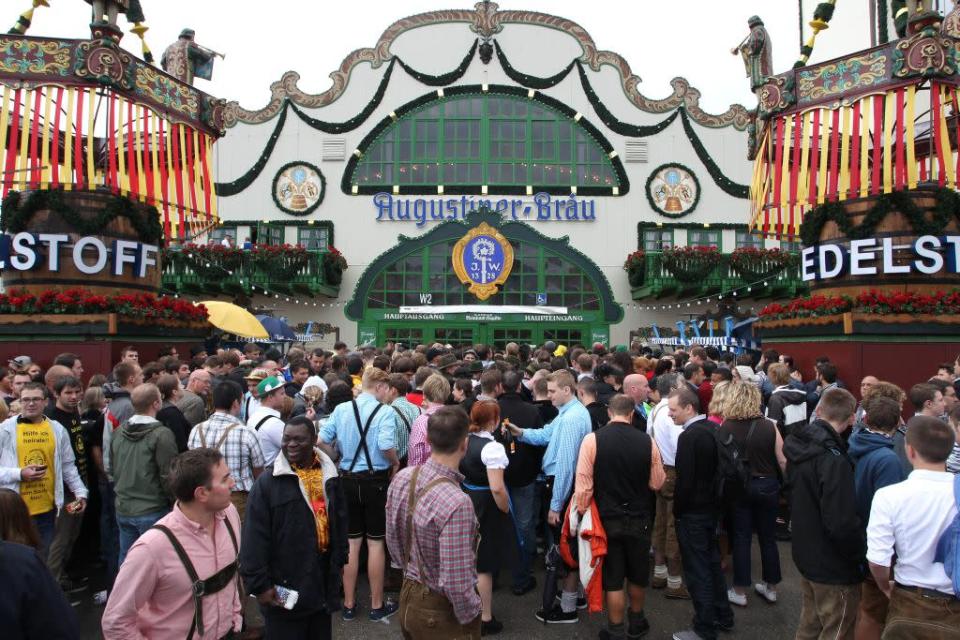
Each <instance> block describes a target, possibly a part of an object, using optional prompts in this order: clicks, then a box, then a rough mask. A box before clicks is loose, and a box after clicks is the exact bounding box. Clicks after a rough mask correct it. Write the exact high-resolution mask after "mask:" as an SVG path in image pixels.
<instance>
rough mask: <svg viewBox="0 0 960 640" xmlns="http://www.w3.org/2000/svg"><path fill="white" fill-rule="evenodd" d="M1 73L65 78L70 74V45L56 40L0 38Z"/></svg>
mask: <svg viewBox="0 0 960 640" xmlns="http://www.w3.org/2000/svg"><path fill="white" fill-rule="evenodd" d="M0 72H3V73H30V74H53V73H55V74H58V75H61V76H65V75H67V74H68V73H69V72H70V45H69V44H67V43H66V42H58V41H55V40H51V41H38V40H27V39H26V38H17V37H9V38H3V37H0Z"/></svg>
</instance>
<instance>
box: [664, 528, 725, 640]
mask: <svg viewBox="0 0 960 640" xmlns="http://www.w3.org/2000/svg"><path fill="white" fill-rule="evenodd" d="M677 541H678V542H679V543H680V558H681V560H682V562H683V580H684V582H686V583H687V590H688V591H689V592H690V598H691V599H692V600H693V612H694V613H693V629H694V631H696V632H697V634H698V635H699V636H700V637H701V638H703V639H704V640H716V637H717V629H716V627H715V626H714V624H716V623H719V624H722V625H724V626H732V625H733V610H732V609H731V608H730V603H729V602H728V601H727V581H726V579H725V578H724V577H723V571H722V570H721V569H720V547H719V546H718V545H717V517H716V516H715V515H713V514H704V513H685V514H683V515H682V516H680V517H679V518H677Z"/></svg>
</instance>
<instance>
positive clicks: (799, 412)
mask: <svg viewBox="0 0 960 640" xmlns="http://www.w3.org/2000/svg"><path fill="white" fill-rule="evenodd" d="M766 417H767V418H768V419H770V420H771V421H773V422H774V423H775V424H776V425H777V429H779V430H780V435H781V437H783V438H784V439H786V437H787V436H789V435H790V434H791V433H792V432H793V430H794V429H795V428H797V427H799V426H800V425H802V424H806V423H807V393H806V392H805V391H803V390H802V389H796V388H793V387H791V386H790V385H783V386H781V387H777V388H776V389H774V390H773V393H771V394H770V400H768V401H767V414H766Z"/></svg>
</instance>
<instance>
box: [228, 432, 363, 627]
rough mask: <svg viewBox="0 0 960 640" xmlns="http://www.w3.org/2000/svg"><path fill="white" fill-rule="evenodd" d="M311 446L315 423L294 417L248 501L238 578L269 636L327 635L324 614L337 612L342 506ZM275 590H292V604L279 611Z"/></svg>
mask: <svg viewBox="0 0 960 640" xmlns="http://www.w3.org/2000/svg"><path fill="white" fill-rule="evenodd" d="M316 441H317V432H316V428H315V427H314V425H313V422H312V421H311V420H309V419H307V418H306V417H305V416H298V417H296V418H293V419H292V420H291V421H290V422H289V423H287V425H286V426H285V427H284V430H283V440H282V444H281V451H280V454H279V455H278V456H277V458H276V460H275V461H274V463H273V465H271V466H269V467H267V468H266V469H265V471H264V473H262V474H260V477H259V478H257V481H256V483H255V484H254V485H253V490H252V491H251V492H250V496H249V497H248V498H247V515H246V518H245V519H244V522H243V545H242V546H241V549H240V574H241V576H242V577H243V582H244V584H245V586H246V588H247V592H249V593H251V594H253V595H255V596H256V597H257V600H258V601H259V602H260V604H261V607H262V609H263V613H264V618H265V619H266V626H267V637H271V638H273V637H276V638H290V639H303V640H306V639H307V638H311V639H312V638H330V637H332V623H331V618H330V614H331V613H332V612H334V611H337V610H339V609H340V588H341V578H340V576H341V571H342V569H343V565H344V564H346V561H347V503H346V500H345V499H344V495H343V489H342V487H341V486H340V478H339V476H338V474H337V466H336V465H335V464H334V463H333V461H332V460H330V458H328V457H327V455H326V454H325V453H323V452H322V451H321V450H320V449H318V448H316V447H315V446H314V444H315V443H316ZM318 481H319V482H318ZM318 485H319V486H318ZM276 586H282V587H284V588H285V589H288V590H290V591H296V592H297V593H298V594H299V596H298V599H297V602H296V606H294V607H293V608H292V609H286V608H284V607H283V602H282V599H281V598H280V597H279V595H278V593H277V590H276V588H275V587H276Z"/></svg>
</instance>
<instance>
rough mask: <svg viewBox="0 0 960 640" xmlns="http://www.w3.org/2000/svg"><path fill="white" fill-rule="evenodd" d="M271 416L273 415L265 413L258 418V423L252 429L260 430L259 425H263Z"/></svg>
mask: <svg viewBox="0 0 960 640" xmlns="http://www.w3.org/2000/svg"><path fill="white" fill-rule="evenodd" d="M272 417H273V416H271V415H266V416H263V417H262V418H260V422H258V423H257V424H256V425H255V426H254V427H253V430H254V431H260V427H262V426H263V423H264V422H266V421H267V420H269V419H270V418H272Z"/></svg>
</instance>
